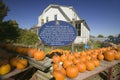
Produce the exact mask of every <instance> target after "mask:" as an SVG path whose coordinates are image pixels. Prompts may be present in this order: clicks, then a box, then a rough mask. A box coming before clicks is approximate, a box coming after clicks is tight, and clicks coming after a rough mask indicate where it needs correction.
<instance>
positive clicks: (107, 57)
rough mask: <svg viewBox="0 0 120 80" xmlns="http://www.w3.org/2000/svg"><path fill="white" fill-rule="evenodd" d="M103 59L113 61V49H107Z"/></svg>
mask: <svg viewBox="0 0 120 80" xmlns="http://www.w3.org/2000/svg"><path fill="white" fill-rule="evenodd" d="M104 57H105V60H107V61H113V60H114V59H115V54H114V50H109V51H106V52H105V53H104Z"/></svg>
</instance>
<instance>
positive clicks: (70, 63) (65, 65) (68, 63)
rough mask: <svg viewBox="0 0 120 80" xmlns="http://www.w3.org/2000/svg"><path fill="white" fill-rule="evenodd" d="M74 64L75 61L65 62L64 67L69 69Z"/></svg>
mask: <svg viewBox="0 0 120 80" xmlns="http://www.w3.org/2000/svg"><path fill="white" fill-rule="evenodd" d="M72 64H73V61H72V60H65V61H64V62H63V66H64V68H67V67H68V66H70V65H72Z"/></svg>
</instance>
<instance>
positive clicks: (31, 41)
mask: <svg viewBox="0 0 120 80" xmlns="http://www.w3.org/2000/svg"><path fill="white" fill-rule="evenodd" d="M19 34H20V36H19V37H18V40H17V42H18V43H20V44H25V45H35V43H36V42H37V41H38V36H37V34H36V33H33V32H31V31H29V30H23V29H21V30H20V32H19Z"/></svg>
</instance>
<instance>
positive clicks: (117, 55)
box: [115, 51, 120, 60]
mask: <svg viewBox="0 0 120 80" xmlns="http://www.w3.org/2000/svg"><path fill="white" fill-rule="evenodd" d="M115 59H116V60H120V51H119V52H116V53H115Z"/></svg>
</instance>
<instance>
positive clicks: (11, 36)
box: [0, 20, 19, 42]
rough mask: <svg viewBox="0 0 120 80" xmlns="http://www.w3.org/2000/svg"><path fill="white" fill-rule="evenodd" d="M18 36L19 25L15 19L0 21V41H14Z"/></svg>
mask: <svg viewBox="0 0 120 80" xmlns="http://www.w3.org/2000/svg"><path fill="white" fill-rule="evenodd" d="M18 36H19V27H18V24H17V22H16V21H15V20H9V21H5V22H2V23H0V41H2V42H15V41H16V39H17V37H18Z"/></svg>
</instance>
